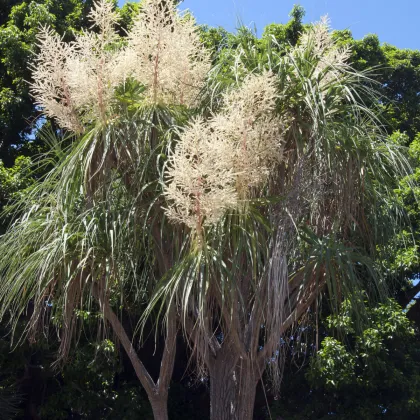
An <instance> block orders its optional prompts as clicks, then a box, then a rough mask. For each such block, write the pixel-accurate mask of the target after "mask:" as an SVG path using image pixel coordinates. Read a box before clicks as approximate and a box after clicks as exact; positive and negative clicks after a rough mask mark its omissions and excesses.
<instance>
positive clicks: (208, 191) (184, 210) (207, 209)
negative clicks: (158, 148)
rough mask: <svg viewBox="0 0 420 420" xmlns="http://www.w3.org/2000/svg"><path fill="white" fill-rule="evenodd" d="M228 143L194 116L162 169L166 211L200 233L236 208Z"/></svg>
mask: <svg viewBox="0 0 420 420" xmlns="http://www.w3.org/2000/svg"><path fill="white" fill-rule="evenodd" d="M233 154H234V150H233V147H232V145H231V144H230V143H229V142H227V141H225V140H224V139H221V138H220V137H218V136H215V135H214V133H213V132H212V130H211V128H210V126H209V125H208V124H207V123H206V122H204V121H203V120H202V119H197V120H196V121H194V122H193V123H192V124H191V125H190V126H188V127H187V128H186V129H185V131H184V132H183V133H182V135H181V138H180V141H179V143H178V145H177V147H176V148H175V151H174V153H173V154H172V156H171V157H170V159H169V165H168V169H167V171H166V180H167V181H168V183H167V185H166V187H165V192H164V193H165V196H166V199H167V200H168V203H169V206H168V208H167V209H166V214H167V216H168V217H169V219H170V220H172V221H173V222H176V223H184V224H186V225H187V226H189V227H190V228H191V229H193V230H196V231H197V232H201V229H202V227H203V226H206V225H212V224H215V223H217V221H218V220H219V219H220V218H221V217H222V215H223V213H224V212H225V211H226V210H228V209H233V208H236V207H237V203H238V196H237V193H236V190H235V187H234V186H235V177H236V176H235V173H234V172H233V168H232V156H233Z"/></svg>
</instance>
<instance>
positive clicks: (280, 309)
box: [0, 0, 409, 419]
mask: <svg viewBox="0 0 420 420" xmlns="http://www.w3.org/2000/svg"><path fill="white" fill-rule="evenodd" d="M91 18H92V20H93V23H94V25H95V27H96V31H91V32H84V33H82V34H81V35H80V36H78V37H77V39H76V41H75V42H73V43H71V44H64V43H63V42H62V41H61V40H60V39H58V38H57V37H56V36H55V35H54V34H53V33H51V31H49V30H48V29H45V30H43V31H41V35H40V38H39V43H40V45H39V47H40V52H39V54H38V55H37V58H36V59H35V61H34V66H33V68H34V83H33V86H32V90H33V94H34V96H35V97H36V99H37V101H38V105H39V106H40V107H42V108H43V109H44V112H45V113H46V114H47V115H49V116H50V117H53V118H56V120H57V122H58V124H59V125H60V126H61V127H62V128H63V129H67V130H69V131H70V132H73V133H74V136H73V141H72V142H71V145H70V146H67V147H66V148H64V149H63V148H62V147H61V146H60V145H57V147H56V148H55V151H56V152H57V156H58V157H57V159H58V162H57V164H56V166H55V168H54V169H53V170H52V171H51V172H50V173H49V174H48V175H47V176H46V177H45V179H44V180H42V182H40V183H39V184H38V185H37V186H36V187H34V189H33V191H32V192H31V193H30V194H28V196H27V197H25V201H24V202H22V203H18V204H17V205H16V207H15V208H16V211H17V215H18V218H17V220H16V221H15V223H14V224H13V225H12V226H11V227H10V229H9V230H8V232H7V233H6V234H5V235H4V236H3V237H2V238H1V241H0V273H1V278H2V282H1V286H0V301H1V304H2V307H1V309H2V311H1V313H2V315H3V316H4V315H6V314H10V317H11V322H12V323H13V322H16V321H17V319H18V318H19V316H20V315H21V314H23V313H24V312H25V311H26V309H27V308H28V304H29V303H31V302H32V303H33V307H34V310H33V312H32V314H31V317H30V322H29V324H28V333H30V336H31V337H35V335H34V333H35V332H37V331H39V328H40V327H42V326H43V325H45V322H46V321H48V320H49V319H52V315H54V317H53V319H54V321H55V323H56V325H57V326H58V327H59V330H60V338H61V347H60V354H61V357H62V358H65V356H66V355H67V353H68V351H69V348H70V344H71V342H72V339H73V338H74V337H75V335H77V334H76V333H77V316H76V315H77V309H79V308H83V307H85V306H86V305H90V304H93V302H97V303H96V304H98V305H99V307H100V308H101V311H102V313H103V318H104V320H105V323H106V325H108V326H110V327H111V329H112V331H113V333H114V334H115V336H116V337H117V338H118V339H119V340H120V342H121V344H122V346H123V347H124V349H125V351H126V352H127V355H128V356H129V358H130V360H131V362H132V364H133V367H134V369H135V371H136V374H137V376H138V378H139V380H140V382H141V383H142V385H143V387H144V388H145V390H146V392H147V394H148V396H149V399H150V402H151V404H152V407H153V411H154V415H155V418H157V419H166V418H167V417H168V414H167V409H166V401H167V397H168V388H169V382H170V378H171V374H172V369H173V363H174V357H175V340H176V335H177V332H178V326H180V327H181V329H182V331H183V332H184V336H185V337H186V339H187V340H188V342H189V344H190V346H191V349H192V354H193V356H194V357H195V360H196V362H197V367H198V369H201V371H202V372H203V373H204V374H209V376H210V394H211V417H212V418H213V419H251V418H252V415H253V405H254V399H255V390H256V385H257V383H258V381H259V380H260V379H261V378H262V375H263V373H264V371H265V370H266V369H267V368H268V370H269V373H271V375H272V378H273V379H274V381H273V383H274V384H275V385H276V387H278V386H279V383H280V379H281V375H280V373H281V354H282V348H281V337H282V335H284V334H285V333H286V332H287V330H288V329H290V328H291V327H292V326H293V325H294V324H295V323H296V322H297V321H298V320H299V319H300V318H301V317H302V316H304V315H305V314H306V313H307V311H308V310H309V308H310V307H312V306H313V304H315V302H316V300H317V297H318V296H319V295H320V293H321V292H322V290H324V289H326V290H327V292H328V296H329V298H330V300H331V302H332V306H333V308H338V306H339V303H340V301H341V300H342V299H343V298H346V297H349V296H351V295H352V293H353V292H354V291H355V290H358V289H359V288H360V287H364V288H366V289H368V292H369V293H370V292H375V293H379V292H381V291H382V287H381V282H380V276H379V274H378V270H377V268H376V267H375V265H374V264H373V262H372V261H373V260H372V259H373V257H374V256H375V255H374V253H375V246H376V245H377V244H378V243H379V242H380V241H381V240H383V239H384V237H385V235H382V228H383V227H385V226H388V227H390V228H393V227H396V220H397V218H398V213H397V214H396V215H395V217H393V216H394V215H393V213H392V212H391V211H390V210H389V209H390V208H391V206H394V204H395V200H394V192H393V191H394V190H393V186H394V177H395V176H396V175H398V176H400V175H405V174H407V173H408V172H409V167H408V165H407V163H406V161H405V159H404V157H403V156H402V154H401V153H400V150H399V149H398V147H397V146H395V145H394V144H392V143H388V142H387V140H386V138H385V137H384V136H383V134H382V132H381V130H380V128H379V127H378V120H377V118H376V116H375V114H374V113H373V112H372V111H370V110H368V109H367V108H366V107H365V106H364V103H363V101H364V98H366V97H368V96H370V97H371V96H372V95H373V94H374V91H373V90H372V89H371V87H370V84H371V81H370V80H369V78H368V77H367V75H366V74H363V73H358V72H356V71H354V70H353V69H352V68H351V67H350V65H349V63H348V56H349V54H348V51H347V50H342V49H339V48H338V47H337V46H336V45H335V44H334V42H333V41H332V39H331V36H330V34H329V29H328V25H327V24H326V22H321V23H319V24H317V25H314V26H313V27H312V28H311V29H309V30H308V32H307V33H305V34H304V35H303V36H302V39H301V42H300V43H299V44H297V45H296V46H295V47H293V48H290V49H288V50H287V51H282V52H281V53H279V52H278V53H275V51H276V49H274V48H273V49H270V50H269V51H267V54H266V55H265V56H264V58H261V55H255V56H254V55H253V53H254V51H253V50H252V48H251V49H247V50H246V51H245V50H243V49H241V48H239V49H238V50H237V51H235V52H233V53H232V57H233V62H232V69H231V70H232V71H231V74H230V76H231V77H229V75H227V77H226V75H225V77H224V78H220V77H219V73H218V71H217V70H218V69H217V67H216V68H215V69H212V70H210V59H209V54H208V53H207V52H206V51H205V50H204V48H203V47H202V45H201V44H200V42H199V35H198V33H197V29H196V27H195V24H194V21H193V19H192V17H191V16H190V15H179V13H178V12H177V9H176V5H175V2H174V1H172V0H168V1H165V2H162V1H158V0H146V1H144V2H143V3H142V7H141V11H140V13H139V16H138V18H137V19H136V20H135V22H134V24H133V27H132V29H131V31H130V33H129V34H128V37H127V38H126V39H125V40H121V39H119V38H118V37H117V36H116V34H115V29H114V26H115V15H114V13H113V10H112V7H111V5H110V4H109V3H108V2H107V1H105V0H101V1H99V2H98V3H96V5H95V8H94V10H93V11H92V13H91ZM225 70H226V69H225ZM226 79H228V80H226ZM64 144H66V143H64ZM133 306H135V307H137V308H138V310H139V312H141V313H142V317H141V321H140V323H139V325H138V331H139V332H140V333H143V334H140V337H142V336H144V333H145V326H146V325H149V324H146V321H147V320H150V319H153V320H157V321H159V322H156V325H158V328H159V327H160V326H162V327H163V330H164V336H165V346H164V349H163V352H162V353H163V354H162V364H161V369H160V375H159V378H158V380H153V378H152V377H151V376H150V374H149V373H148V372H147V370H146V368H145V366H144V365H143V363H142V362H141V361H140V359H139V358H138V356H137V354H136V351H135V346H134V345H133V341H132V340H131V339H130V338H129V335H128V333H127V331H126V329H125V328H124V325H123V323H122V322H121V319H120V318H121V317H118V315H119V314H120V315H121V316H123V315H124V311H125V310H127V309H125V308H128V307H133ZM116 308H118V309H119V313H118V312H117V311H116ZM160 321H162V322H160Z"/></svg>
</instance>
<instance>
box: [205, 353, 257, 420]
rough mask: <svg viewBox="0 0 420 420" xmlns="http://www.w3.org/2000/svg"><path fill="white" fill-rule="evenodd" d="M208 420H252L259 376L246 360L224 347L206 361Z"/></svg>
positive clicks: (248, 360) (253, 364) (253, 365)
mask: <svg viewBox="0 0 420 420" xmlns="http://www.w3.org/2000/svg"><path fill="white" fill-rule="evenodd" d="M208 366H209V373H210V418H211V420H252V418H253V413H254V403H255V393H256V388H257V383H258V379H257V378H258V377H259V376H258V375H257V374H256V372H255V368H256V365H255V363H252V362H251V361H250V359H249V358H246V357H245V358H242V357H238V354H237V352H235V351H232V349H231V348H230V346H228V345H227V346H223V347H222V348H220V349H219V351H217V354H216V356H215V357H214V356H210V357H209V360H208Z"/></svg>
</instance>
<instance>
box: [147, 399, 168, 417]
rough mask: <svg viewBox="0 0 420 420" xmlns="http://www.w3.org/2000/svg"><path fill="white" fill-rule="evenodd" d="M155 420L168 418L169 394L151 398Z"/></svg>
mask: <svg viewBox="0 0 420 420" xmlns="http://www.w3.org/2000/svg"><path fill="white" fill-rule="evenodd" d="M150 404H151V406H152V410H153V418H154V420H168V395H160V396H159V397H157V398H153V399H150Z"/></svg>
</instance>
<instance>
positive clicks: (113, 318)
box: [92, 283, 157, 398]
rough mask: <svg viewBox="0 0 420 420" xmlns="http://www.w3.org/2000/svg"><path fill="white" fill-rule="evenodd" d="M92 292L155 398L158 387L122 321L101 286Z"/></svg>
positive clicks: (142, 382) (143, 383)
mask: <svg viewBox="0 0 420 420" xmlns="http://www.w3.org/2000/svg"><path fill="white" fill-rule="evenodd" d="M92 291H93V295H94V297H95V298H96V299H97V300H98V301H99V306H100V307H101V309H102V311H103V313H104V317H105V319H106V320H107V321H108V322H109V323H110V324H111V327H112V330H113V331H114V333H115V335H116V336H117V337H118V339H119V341H120V342H121V344H122V346H123V347H124V350H125V351H126V353H127V356H128V357H129V359H130V361H131V364H132V365H133V367H134V370H135V372H136V375H137V378H138V379H139V381H140V382H141V384H142V386H143V388H144V389H145V390H146V392H147V395H148V396H149V398H153V397H155V396H156V391H157V387H156V384H155V383H154V381H153V379H152V377H151V376H150V374H149V372H148V371H147V369H146V367H145V366H144V365H143V363H142V362H141V360H140V359H139V357H138V356H137V353H136V351H135V349H134V347H133V343H132V342H131V340H130V339H129V338H128V336H127V333H126V332H125V329H124V327H123V325H122V324H121V322H120V320H119V319H118V317H117V315H115V313H114V311H113V310H112V309H111V307H110V306H109V303H108V302H107V301H106V299H104V296H103V295H102V294H101V293H100V290H99V285H98V284H97V283H94V284H93V285H92Z"/></svg>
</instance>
